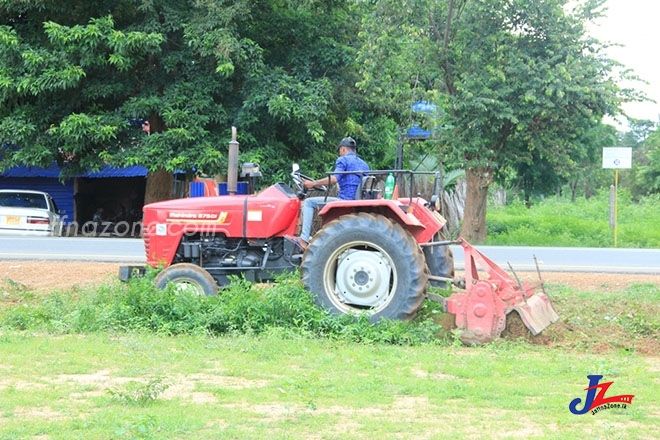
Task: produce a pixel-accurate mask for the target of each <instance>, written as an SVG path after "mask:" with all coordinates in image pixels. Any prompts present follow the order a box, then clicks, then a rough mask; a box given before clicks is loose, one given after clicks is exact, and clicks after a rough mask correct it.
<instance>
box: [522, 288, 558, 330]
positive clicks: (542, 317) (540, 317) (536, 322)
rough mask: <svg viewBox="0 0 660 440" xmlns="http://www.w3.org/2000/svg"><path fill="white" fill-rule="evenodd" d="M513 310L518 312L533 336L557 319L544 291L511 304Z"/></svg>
mask: <svg viewBox="0 0 660 440" xmlns="http://www.w3.org/2000/svg"><path fill="white" fill-rule="evenodd" d="M513 310H515V311H516V312H518V314H519V315H520V318H521V319H522V321H523V322H524V323H525V325H526V326H527V328H528V329H529V330H530V331H531V332H532V334H533V335H534V336H536V335H538V334H539V333H541V332H542V331H543V330H545V329H546V328H547V327H548V326H549V325H550V324H552V323H553V322H557V321H558V320H559V315H558V314H557V312H556V311H555V309H554V307H552V302H550V298H548V296H547V295H546V294H545V293H536V294H534V295H532V296H529V297H527V298H526V299H525V300H524V301H523V302H522V303H520V304H517V305H515V306H513Z"/></svg>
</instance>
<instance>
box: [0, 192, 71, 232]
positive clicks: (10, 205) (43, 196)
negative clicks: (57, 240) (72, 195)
mask: <svg viewBox="0 0 660 440" xmlns="http://www.w3.org/2000/svg"><path fill="white" fill-rule="evenodd" d="M60 214H61V212H60V211H59V210H58V209H57V205H56V204H55V200H53V198H52V197H51V196H50V194H48V193H46V192H43V191H32V190H27V189H0V234H11V235H41V236H48V235H55V236H59V235H61V233H62V218H61V216H60Z"/></svg>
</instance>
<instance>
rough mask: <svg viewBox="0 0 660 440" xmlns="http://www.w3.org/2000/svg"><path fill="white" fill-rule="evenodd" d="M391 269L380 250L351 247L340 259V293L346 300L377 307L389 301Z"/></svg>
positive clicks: (338, 290)
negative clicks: (363, 249)
mask: <svg viewBox="0 0 660 440" xmlns="http://www.w3.org/2000/svg"><path fill="white" fill-rule="evenodd" d="M391 270H392V267H391V266H390V264H389V263H388V261H387V260H386V259H385V258H384V257H383V256H382V254H381V253H380V252H372V251H361V250H356V249H349V250H347V251H346V252H344V253H343V254H342V255H341V256H340V257H339V261H338V262H337V276H336V280H337V290H336V292H337V295H338V296H339V297H340V299H341V301H342V302H344V303H348V304H353V305H357V306H367V307H375V306H377V305H378V304H380V303H382V302H383V301H385V300H387V294H388V292H389V290H390V272H391Z"/></svg>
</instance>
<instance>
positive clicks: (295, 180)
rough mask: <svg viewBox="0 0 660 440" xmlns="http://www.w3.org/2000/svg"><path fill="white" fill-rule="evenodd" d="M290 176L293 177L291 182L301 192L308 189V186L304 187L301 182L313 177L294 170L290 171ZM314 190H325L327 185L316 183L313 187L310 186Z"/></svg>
mask: <svg viewBox="0 0 660 440" xmlns="http://www.w3.org/2000/svg"><path fill="white" fill-rule="evenodd" d="M291 178H292V179H293V183H294V184H295V185H296V189H297V190H298V191H302V192H303V193H306V192H307V190H308V189H310V188H305V186H304V185H303V182H304V181H305V180H306V181H308V182H312V181H313V180H314V179H312V178H311V177H309V176H306V175H304V174H302V173H300V172H299V171H294V172H292V173H291ZM311 189H313V190H315V191H323V192H326V191H327V190H328V187H327V186H326V185H318V186H315V187H313V188H311Z"/></svg>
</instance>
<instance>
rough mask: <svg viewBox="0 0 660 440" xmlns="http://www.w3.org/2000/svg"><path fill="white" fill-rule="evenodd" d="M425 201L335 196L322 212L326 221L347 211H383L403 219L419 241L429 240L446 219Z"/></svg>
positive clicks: (402, 223) (384, 214)
mask: <svg viewBox="0 0 660 440" xmlns="http://www.w3.org/2000/svg"><path fill="white" fill-rule="evenodd" d="M411 202H412V203H411ZM425 203H426V201H425V200H423V199H421V198H419V197H417V198H413V199H410V198H402V199H398V200H388V199H373V200H335V201H331V202H328V203H327V204H325V205H324V206H323V207H322V208H321V209H320V210H319V213H318V214H319V216H320V217H321V218H322V223H323V224H326V223H329V222H331V221H332V220H335V219H337V218H339V217H341V216H343V215H346V214H355V213H359V212H369V213H373V214H379V215H382V216H385V217H387V218H389V219H392V220H394V221H395V222H397V223H399V224H400V225H401V226H402V227H403V228H404V229H405V230H407V231H408V232H410V233H411V234H412V235H413V237H415V240H417V242H418V243H426V242H428V241H430V240H432V239H433V236H434V235H435V234H436V233H437V232H438V231H439V230H440V229H442V227H443V226H444V223H443V222H442V219H441V218H440V219H439V218H438V217H437V216H435V215H434V213H433V212H432V211H430V210H429V209H428V208H427V207H426V206H424V204H425Z"/></svg>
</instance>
